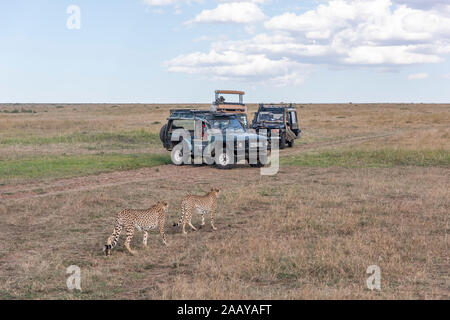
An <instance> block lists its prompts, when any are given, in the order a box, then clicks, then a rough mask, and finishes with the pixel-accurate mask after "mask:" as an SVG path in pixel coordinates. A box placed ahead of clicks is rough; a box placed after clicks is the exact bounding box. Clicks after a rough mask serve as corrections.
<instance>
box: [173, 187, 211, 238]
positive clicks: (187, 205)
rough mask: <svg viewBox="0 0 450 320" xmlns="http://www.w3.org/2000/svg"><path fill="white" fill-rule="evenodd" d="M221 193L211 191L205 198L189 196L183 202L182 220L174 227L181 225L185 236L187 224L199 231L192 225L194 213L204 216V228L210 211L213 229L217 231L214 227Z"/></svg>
mask: <svg viewBox="0 0 450 320" xmlns="http://www.w3.org/2000/svg"><path fill="white" fill-rule="evenodd" d="M219 193H220V190H219V189H217V188H213V189H211V192H209V193H208V194H206V195H204V196H194V195H190V194H188V195H187V196H185V197H184V198H183V200H182V201H181V218H180V221H179V222H178V223H174V224H173V226H174V227H176V226H179V225H180V224H181V226H182V230H183V234H186V233H187V232H186V231H185V230H184V226H185V225H186V223H187V224H188V225H189V226H190V227H191V228H192V230H194V231H196V230H197V229H196V228H195V227H194V226H193V225H192V223H191V219H192V211H193V210H194V209H196V210H197V211H198V213H199V214H201V215H202V226H204V225H205V216H204V215H205V213H207V212H208V211H209V213H210V215H211V227H212V229H213V230H217V228H216V227H215V226H214V214H215V211H216V204H217V197H218V195H219Z"/></svg>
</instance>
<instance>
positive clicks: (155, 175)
mask: <svg viewBox="0 0 450 320" xmlns="http://www.w3.org/2000/svg"><path fill="white" fill-rule="evenodd" d="M399 132H400V131H396V132H389V133H383V134H377V135H367V136H362V137H350V138H347V139H341V140H339V141H331V142H320V143H311V144H308V145H301V146H295V147H294V148H293V149H289V148H288V149H285V150H283V151H281V152H280V155H284V156H286V155H293V154H297V153H299V152H302V151H305V150H308V151H311V150H321V149H326V148H329V147H334V146H342V145H351V144H358V143H364V142H367V141H370V140H375V139H380V138H386V137H389V136H393V135H395V134H397V133H399ZM244 168H246V167H238V168H235V169H234V170H235V171H236V170H245V169H244ZM200 174H201V175H202V177H204V178H208V177H213V176H217V175H218V174H219V175H220V171H219V170H217V169H216V168H214V167H210V166H201V167H195V166H184V167H182V168H181V167H176V166H173V165H165V166H158V167H153V168H143V169H138V170H129V171H116V172H108V173H101V174H98V175H90V176H84V177H76V178H69V179H57V180H48V181H40V182H30V183H25V184H15V185H5V186H0V199H1V200H18V199H27V198H36V197H46V196H52V195H56V194H63V193H71V192H79V191H86V190H92V189H98V188H105V187H111V186H118V185H122V184H128V183H133V182H141V181H148V180H149V179H150V180H160V179H167V178H168V177H177V179H180V181H184V180H185V179H186V181H189V180H190V179H191V178H192V176H196V175H200Z"/></svg>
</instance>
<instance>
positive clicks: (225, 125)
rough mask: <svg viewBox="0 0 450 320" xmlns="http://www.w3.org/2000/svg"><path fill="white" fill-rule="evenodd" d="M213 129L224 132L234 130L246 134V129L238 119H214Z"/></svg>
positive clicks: (212, 122)
mask: <svg viewBox="0 0 450 320" xmlns="http://www.w3.org/2000/svg"><path fill="white" fill-rule="evenodd" d="M211 129H219V130H221V131H224V130H234V131H240V132H245V129H244V127H243V126H242V124H241V122H240V121H239V120H238V119H236V118H223V119H213V120H212V121H211Z"/></svg>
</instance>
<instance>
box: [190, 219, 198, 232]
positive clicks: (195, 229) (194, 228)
mask: <svg viewBox="0 0 450 320" xmlns="http://www.w3.org/2000/svg"><path fill="white" fill-rule="evenodd" d="M188 224H189V227H191V228H192V230H194V231H197V228H196V227H194V226H193V225H192V223H191V221H189V222H188Z"/></svg>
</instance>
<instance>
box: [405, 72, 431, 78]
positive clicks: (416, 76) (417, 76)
mask: <svg viewBox="0 0 450 320" xmlns="http://www.w3.org/2000/svg"><path fill="white" fill-rule="evenodd" d="M428 77H429V75H428V73H414V74H410V75H409V76H408V80H423V79H426V78H428Z"/></svg>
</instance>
